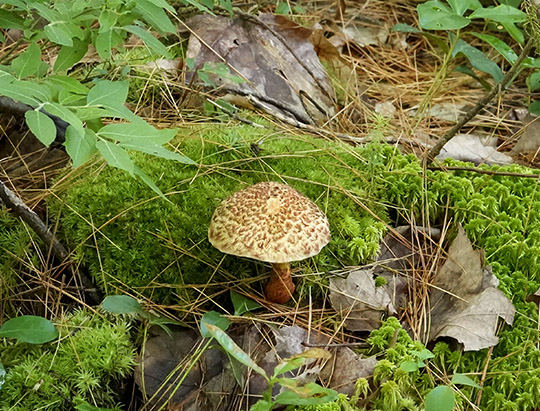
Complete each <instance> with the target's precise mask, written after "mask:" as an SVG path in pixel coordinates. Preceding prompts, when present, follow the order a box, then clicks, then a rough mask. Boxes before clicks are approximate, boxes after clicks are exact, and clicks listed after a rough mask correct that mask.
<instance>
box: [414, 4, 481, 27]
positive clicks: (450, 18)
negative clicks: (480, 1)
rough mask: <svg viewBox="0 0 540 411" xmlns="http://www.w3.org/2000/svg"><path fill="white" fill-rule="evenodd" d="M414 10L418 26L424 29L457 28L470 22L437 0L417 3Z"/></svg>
mask: <svg viewBox="0 0 540 411" xmlns="http://www.w3.org/2000/svg"><path fill="white" fill-rule="evenodd" d="M416 10H417V12H418V19H419V23H420V27H422V28H423V29H426V30H457V29H461V28H463V27H465V26H467V25H468V24H469V23H470V22H471V21H470V20H469V19H468V18H466V17H463V16H460V15H459V14H457V13H456V12H455V11H453V10H451V9H450V8H448V7H447V6H446V5H445V4H443V3H441V2H440V1H437V0H430V1H427V2H425V3H422V4H419V5H418V6H417V7H416Z"/></svg>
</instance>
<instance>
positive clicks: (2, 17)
mask: <svg viewBox="0 0 540 411" xmlns="http://www.w3.org/2000/svg"><path fill="white" fill-rule="evenodd" d="M0 27H1V28H3V29H23V28H24V19H23V18H22V17H20V16H18V15H16V14H15V13H13V12H11V11H9V10H4V9H0Z"/></svg>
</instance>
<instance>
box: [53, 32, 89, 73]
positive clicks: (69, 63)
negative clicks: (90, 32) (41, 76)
mask: <svg viewBox="0 0 540 411" xmlns="http://www.w3.org/2000/svg"><path fill="white" fill-rule="evenodd" d="M72 43H73V45H72V46H62V47H61V48H60V52H59V53H58V57H57V58H56V61H55V62H54V68H53V69H54V71H55V72H59V71H64V70H68V69H70V68H71V67H73V66H74V65H75V64H76V63H78V62H79V61H81V59H82V58H83V56H84V55H85V54H86V52H87V51H88V39H84V40H80V39H78V38H74V39H73V40H72Z"/></svg>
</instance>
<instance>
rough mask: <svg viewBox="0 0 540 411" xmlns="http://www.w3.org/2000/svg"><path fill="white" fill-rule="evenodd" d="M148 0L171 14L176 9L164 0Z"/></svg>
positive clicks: (174, 12)
mask: <svg viewBox="0 0 540 411" xmlns="http://www.w3.org/2000/svg"><path fill="white" fill-rule="evenodd" d="M150 2H152V3H154V4H155V5H156V6H158V7H161V8H163V9H165V10H167V11H169V12H171V13H172V14H176V10H175V9H174V7H173V6H171V5H170V4H169V3H167V1H166V0H150Z"/></svg>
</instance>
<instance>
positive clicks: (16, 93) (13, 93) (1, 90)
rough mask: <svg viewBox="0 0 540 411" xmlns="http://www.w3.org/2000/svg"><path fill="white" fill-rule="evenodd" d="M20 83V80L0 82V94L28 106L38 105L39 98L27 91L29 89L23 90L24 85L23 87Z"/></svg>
mask: <svg viewBox="0 0 540 411" xmlns="http://www.w3.org/2000/svg"><path fill="white" fill-rule="evenodd" d="M21 83H22V82H13V83H0V95H3V96H6V97H9V98H12V99H13V100H16V101H20V102H21V103H24V104H28V105H30V106H38V105H39V103H40V100H38V99H37V98H36V97H35V94H34V93H28V91H29V90H28V89H26V90H25V87H23V86H22V85H21Z"/></svg>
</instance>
